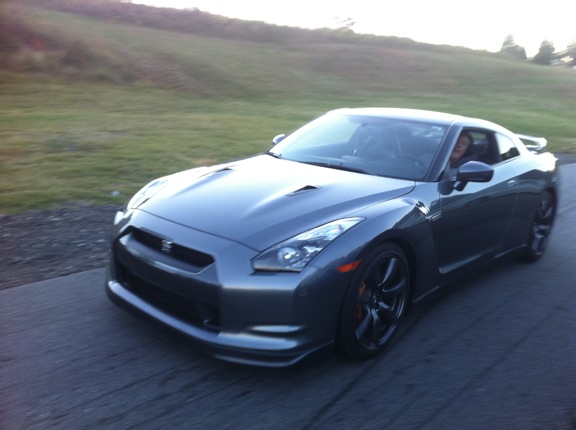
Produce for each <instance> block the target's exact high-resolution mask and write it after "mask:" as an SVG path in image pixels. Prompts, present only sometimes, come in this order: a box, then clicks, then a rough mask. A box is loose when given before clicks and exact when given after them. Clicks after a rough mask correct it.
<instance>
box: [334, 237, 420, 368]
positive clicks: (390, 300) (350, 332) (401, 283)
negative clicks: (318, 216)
mask: <svg viewBox="0 0 576 430" xmlns="http://www.w3.org/2000/svg"><path fill="white" fill-rule="evenodd" d="M409 292H410V270H409V267H408V261H407V259H406V256H405V254H404V252H403V251H402V249H401V248H400V247H398V246H396V245H395V244H392V243H385V244H382V245H380V246H378V247H377V248H375V249H374V250H372V251H371V252H370V253H369V254H368V255H367V256H366V257H365V258H363V259H362V263H361V264H360V266H359V267H358V272H357V274H356V275H355V276H354V278H353V280H352V283H351V284H350V285H349V287H348V290H347V292H346V295H345V298H344V303H343V305H342V310H341V312H340V324H339V333H338V341H339V346H340V347H341V349H342V351H343V352H344V353H345V354H347V355H348V356H350V357H352V358H355V359H364V358H370V357H372V356H374V355H376V354H377V353H379V352H380V351H382V350H383V349H384V348H385V347H386V346H387V345H388V344H389V343H390V341H391V339H392V337H393V336H394V333H395V332H396V330H397V328H398V326H399V324H400V320H401V318H402V316H403V315H404V312H405V311H406V307H407V305H408V297H409Z"/></svg>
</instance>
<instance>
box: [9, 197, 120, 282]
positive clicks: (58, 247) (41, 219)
mask: <svg viewBox="0 0 576 430" xmlns="http://www.w3.org/2000/svg"><path fill="white" fill-rule="evenodd" d="M117 210H118V207H117V206H112V205H103V206H91V205H82V204H70V205H65V206H61V207H58V208H56V209H52V210H48V211H30V212H25V213H22V214H16V215H0V250H1V251H0V252H1V258H0V290H3V289H6V288H11V287H15V286H18V285H23V284H28V283H31V282H37V281H42V280H45V279H51V278H56V277H59V276H64V275H68V274H71V273H76V272H82V271H84V270H90V269H97V268H101V267H104V266H105V265H106V263H107V261H108V254H109V249H110V240H109V238H110V231H111V228H112V222H113V219H114V214H115V213H116V211H117Z"/></svg>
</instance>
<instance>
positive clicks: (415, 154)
mask: <svg viewBox="0 0 576 430" xmlns="http://www.w3.org/2000/svg"><path fill="white" fill-rule="evenodd" d="M446 129H447V127H446V126H445V125H440V124H436V123H431V122H421V121H411V120H406V119H396V118H382V117H370V116H357V115H326V116H323V117H321V118H319V119H317V120H315V121H312V122H310V123H309V124H307V125H305V126H304V127H302V128H300V129H298V130H296V131H295V132H294V133H292V134H290V135H289V136H288V137H286V139H284V140H283V141H282V142H280V143H279V144H278V145H276V146H274V147H273V148H272V149H271V150H270V153H272V154H274V155H276V156H279V157H281V158H283V159H287V160H292V161H298V162H301V163H310V164H317V165H322V166H326V167H333V168H342V169H347V170H353V171H361V172H364V173H371V174H374V175H378V176H386V177H393V178H400V179H410V180H419V179H422V178H424V177H425V175H426V173H427V172H428V169H429V168H430V164H431V163H432V159H433V158H434V155H435V154H436V151H437V150H438V147H439V145H440V142H441V141H442V138H443V137H444V134H445V133H446Z"/></svg>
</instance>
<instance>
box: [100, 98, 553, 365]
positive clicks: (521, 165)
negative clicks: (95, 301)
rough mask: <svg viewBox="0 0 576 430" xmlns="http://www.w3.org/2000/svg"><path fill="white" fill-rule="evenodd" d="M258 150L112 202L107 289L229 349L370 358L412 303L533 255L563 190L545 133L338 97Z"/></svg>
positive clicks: (263, 357) (240, 354) (252, 357)
mask: <svg viewBox="0 0 576 430" xmlns="http://www.w3.org/2000/svg"><path fill="white" fill-rule="evenodd" d="M273 142H274V145H273V146H272V147H271V148H270V149H269V150H268V151H267V152H264V153H262V154H259V155H256V156H253V157H250V158H246V159H243V160H240V161H233V162H229V163H226V164H221V165H217V166H212V167H202V168H196V169H192V170H188V171H185V172H180V173H176V174H174V175H170V176H166V177H163V178H160V179H157V180H155V181H153V182H151V183H150V184H148V185H146V186H145V187H144V188H143V189H142V190H141V191H140V192H138V193H137V194H136V195H135V196H134V197H133V198H132V200H130V202H129V203H128V205H127V206H126V208H125V209H124V210H122V211H120V212H118V214H117V215H116V218H115V222H114V233H113V241H112V251H111V259H110V265H109V270H108V274H107V280H106V290H107V293H108V296H109V297H110V298H111V299H112V300H113V301H114V302H116V303H117V304H120V305H124V306H125V307H127V308H129V309H132V310H136V311H139V312H140V313H143V314H145V315H147V316H149V317H151V318H153V319H155V320H158V321H160V322H162V323H164V324H166V325H167V326H169V327H171V328H173V329H175V330H177V331H179V332H181V333H183V334H185V335H187V336H189V337H190V338H191V339H192V340H193V341H194V342H196V343H197V345H198V346H199V349H200V350H202V351H204V352H205V353H207V354H209V355H212V356H214V357H218V358H221V359H224V360H229V361H233V362H238V363H245V364H255V365H263V366H287V365H291V364H293V363H296V362H298V361H300V360H302V359H303V358H304V357H307V356H309V355H311V354H312V353H315V352H316V351H319V350H323V349H324V348H331V347H333V346H334V345H336V346H338V347H339V349H340V350H341V351H342V352H343V353H345V354H346V355H348V356H350V357H353V358H360V359H362V358H369V357H371V356H374V355H375V354H377V353H379V352H380V351H381V350H382V349H384V348H385V347H386V346H387V345H388V344H389V343H390V341H391V339H392V337H393V335H394V333H395V332H396V331H397V328H398V326H399V324H401V322H402V317H403V315H404V314H405V313H406V311H407V309H408V308H409V306H410V305H411V304H412V303H414V302H418V301H419V300H422V299H423V298H425V297H427V296H429V295H431V294H432V293H434V292H435V291H436V290H438V289H439V288H441V287H442V286H443V285H446V284H448V283H452V282H453V281H454V280H456V279H458V278H461V277H462V276H466V275H467V274H470V272H471V270H473V269H477V268H479V267H481V266H483V265H486V264H488V263H492V262H494V261H496V260H500V259H504V258H523V259H525V260H527V261H536V260H537V259H538V258H539V257H540V256H541V255H542V253H543V252H544V249H545V246H546V242H547V238H548V236H549V234H550V230H551V228H552V224H553V221H554V215H555V211H556V204H557V199H558V195H557V193H558V184H557V181H558V178H557V168H556V158H555V157H554V156H553V155H552V154H550V153H546V152H543V151H542V149H543V148H544V146H546V140H545V139H543V138H536V137H530V136H523V135H517V134H514V133H512V132H510V131H508V130H506V129H504V128H502V127H500V126H498V125H496V124H493V123H490V122H487V121H482V120H478V119H473V118H466V117H462V116H456V115H450V114H444V113H436V112H428V111H419V110H408V109H388V108H363V109H341V110H336V111H332V112H329V113H327V114H325V115H323V116H320V117H319V118H317V119H315V120H313V121H311V122H310V123H308V124H306V125H304V126H303V127H302V128H300V129H298V130H296V131H294V132H293V133H291V134H289V135H288V136H285V135H279V136H277V137H276V138H274V140H273Z"/></svg>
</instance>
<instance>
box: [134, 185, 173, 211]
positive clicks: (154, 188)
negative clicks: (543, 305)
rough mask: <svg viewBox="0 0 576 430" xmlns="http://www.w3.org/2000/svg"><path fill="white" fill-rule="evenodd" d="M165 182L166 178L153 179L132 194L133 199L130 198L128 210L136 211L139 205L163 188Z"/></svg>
mask: <svg viewBox="0 0 576 430" xmlns="http://www.w3.org/2000/svg"><path fill="white" fill-rule="evenodd" d="M167 182H168V177H164V178H159V179H155V180H154V181H152V182H150V183H149V184H148V185H146V186H145V187H144V188H142V189H141V190H140V191H138V192H137V193H136V194H134V197H132V198H131V199H130V201H129V202H128V206H127V207H128V209H136V208H138V207H140V205H142V204H143V203H144V202H145V201H146V200H148V199H149V198H150V197H152V196H153V195H154V194H156V193H157V192H158V191H160V190H161V189H162V188H164V186H165V185H166V183H167Z"/></svg>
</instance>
